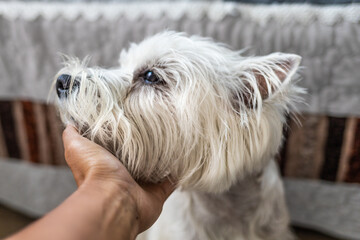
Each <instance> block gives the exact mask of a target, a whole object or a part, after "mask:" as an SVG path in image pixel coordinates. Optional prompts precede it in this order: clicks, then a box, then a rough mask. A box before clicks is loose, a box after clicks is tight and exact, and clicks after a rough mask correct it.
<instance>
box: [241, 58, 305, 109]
mask: <svg viewBox="0 0 360 240" xmlns="http://www.w3.org/2000/svg"><path fill="white" fill-rule="evenodd" d="M300 61H301V57H300V56H298V55H295V54H285V53H273V54H270V55H267V56H263V57H250V58H247V59H245V60H243V61H241V63H239V65H238V66H237V69H238V74H239V76H238V77H239V80H240V81H241V84H240V85H241V86H240V89H238V90H239V92H238V93H236V94H235V97H234V100H235V105H234V107H235V108H236V107H237V106H239V101H242V102H243V103H244V104H245V105H246V106H247V107H249V108H256V107H257V106H258V105H259V104H261V103H262V101H263V100H266V99H268V98H269V97H271V96H272V95H274V94H275V93H277V92H281V91H282V89H283V88H284V86H286V85H287V84H288V83H289V81H290V80H291V77H292V76H293V75H294V74H295V72H296V70H297V68H298V67H299V64H300Z"/></svg>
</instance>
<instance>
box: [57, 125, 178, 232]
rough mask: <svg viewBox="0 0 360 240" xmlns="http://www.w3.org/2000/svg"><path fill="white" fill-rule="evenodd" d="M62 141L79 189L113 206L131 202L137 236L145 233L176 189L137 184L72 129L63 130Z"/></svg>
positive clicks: (103, 151) (166, 183)
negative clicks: (87, 191)
mask: <svg viewBox="0 0 360 240" xmlns="http://www.w3.org/2000/svg"><path fill="white" fill-rule="evenodd" d="M63 141H64V147H65V159H66V162H67V164H68V165H69V167H70V168H71V171H72V172H73V175H74V178H75V181H76V183H77V184H78V186H79V189H81V188H83V189H85V190H90V191H95V192H97V193H98V194H99V195H102V194H105V195H108V197H109V198H111V199H112V200H111V201H112V202H114V203H115V204H112V206H115V207H124V206H122V205H121V204H120V205H119V204H116V201H117V199H123V198H124V197H125V198H127V199H128V200H129V199H130V200H129V201H126V202H127V203H130V204H131V207H129V209H134V210H133V211H131V212H132V214H136V219H137V224H138V225H137V233H141V232H142V231H145V230H146V229H147V228H149V227H150V226H151V225H152V224H153V223H154V222H155V221H156V219H157V218H158V217H159V216H160V213H161V210H162V206H163V204H164V202H165V200H166V199H167V198H168V197H169V195H170V194H171V193H172V192H173V190H174V188H175V186H174V184H172V183H171V182H170V181H169V180H165V181H164V182H162V183H159V184H138V183H137V182H136V181H135V180H134V179H133V178H132V177H131V175H130V174H129V172H128V171H127V169H126V168H125V167H124V166H123V165H122V164H121V162H120V161H119V159H117V158H116V157H115V156H114V155H112V154H111V153H110V152H108V151H107V150H106V149H104V148H103V147H101V146H99V145H97V144H96V143H94V142H92V141H90V140H88V139H86V138H84V137H82V136H81V135H79V134H78V132H77V130H76V129H75V128H74V127H72V126H67V127H66V129H65V130H64V132H63ZM97 193H96V194H97ZM114 211H115V210H114ZM114 225H116V224H114Z"/></svg>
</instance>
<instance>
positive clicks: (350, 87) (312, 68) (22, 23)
mask: <svg viewBox="0 0 360 240" xmlns="http://www.w3.org/2000/svg"><path fill="white" fill-rule="evenodd" d="M19 6H23V7H24V8H19ZM31 6H32V5H31ZM51 6H53V7H51ZM25 7H26V8H25ZM19 9H20V10H21V9H22V10H21V11H20V10H19ZM165 12H166V13H167V14H165ZM359 12H360V5H356V4H355V5H351V6H344V7H339V6H336V7H313V6H309V5H304V6H302V5H301V6H296V5H279V6H275V7H274V5H271V6H268V7H266V5H262V6H257V5H254V6H252V5H237V4H233V3H228V4H219V3H217V4H215V5H213V4H204V3H203V4H195V5H193V4H190V5H189V4H185V3H176V4H175V3H174V4H166V3H163V4H157V5H151V4H147V5H142V4H138V5H134V4H133V5H129V6H128V7H127V5H121V4H120V5H106V4H102V5H101V4H100V5H81V4H74V5H72V4H70V5H69V4H63V5H61V4H57V5H51V4H48V5H45V6H42V5H41V4H40V5H39V4H37V5H36V4H35V5H33V6H32V7H29V6H28V5H21V3H16V4H15V5H12V4H5V5H4V4H3V5H1V4H0V43H1V48H0V83H1V86H2V87H1V89H0V98H13V99H14V98H18V97H22V98H25V99H27V98H30V99H37V100H45V99H46V98H47V96H48V92H49V88H50V85H51V82H52V78H53V76H54V74H55V73H56V72H57V71H58V70H59V69H60V68H61V59H60V57H59V55H58V53H59V52H61V53H65V54H69V55H75V56H78V57H80V58H83V57H85V56H86V55H91V56H92V61H91V64H92V65H100V66H103V67H113V66H117V64H118V63H117V59H118V56H119V52H120V50H121V49H122V48H124V47H127V46H129V42H130V41H135V42H138V41H140V40H142V39H143V38H144V37H145V36H149V35H152V34H154V33H157V32H159V31H163V30H164V29H172V30H177V31H185V32H188V33H189V34H200V35H203V36H210V37H213V38H214V39H216V40H217V41H221V42H225V43H227V44H229V45H230V46H231V47H232V48H233V49H242V48H246V47H250V51H249V52H248V54H259V55H264V54H268V53H271V52H275V51H283V52H291V53H296V54H299V55H301V56H302V57H303V62H302V65H303V70H302V73H301V75H302V77H303V80H302V81H301V82H300V84H301V85H302V86H304V87H306V88H307V89H308V95H307V97H306V102H307V104H308V105H303V106H301V110H303V111H305V112H309V113H321V114H330V115H333V116H348V115H356V116H360V104H358V103H359V102H360V94H359V92H360V80H359V76H360V68H359V67H358V66H359V65H360V24H359V19H360V14H359ZM145 13H146V15H145V16H144V15H142V14H145Z"/></svg>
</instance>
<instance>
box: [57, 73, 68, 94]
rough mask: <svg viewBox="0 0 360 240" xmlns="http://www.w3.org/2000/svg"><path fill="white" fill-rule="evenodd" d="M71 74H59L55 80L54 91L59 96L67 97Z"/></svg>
mask: <svg viewBox="0 0 360 240" xmlns="http://www.w3.org/2000/svg"><path fill="white" fill-rule="evenodd" d="M70 82H71V76H70V75H68V74H61V75H60V76H59V77H58V79H57V80H56V93H57V95H58V97H59V98H63V97H67V95H68V93H69V89H70Z"/></svg>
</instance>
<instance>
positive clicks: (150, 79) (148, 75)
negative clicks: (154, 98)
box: [143, 71, 160, 84]
mask: <svg viewBox="0 0 360 240" xmlns="http://www.w3.org/2000/svg"><path fill="white" fill-rule="evenodd" d="M143 79H144V82H145V83H147V84H153V83H158V82H160V80H159V78H158V77H157V76H156V74H155V73H154V72H153V71H146V72H145V73H144V76H143Z"/></svg>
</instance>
